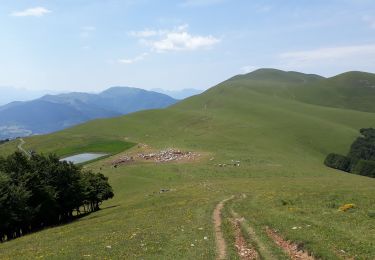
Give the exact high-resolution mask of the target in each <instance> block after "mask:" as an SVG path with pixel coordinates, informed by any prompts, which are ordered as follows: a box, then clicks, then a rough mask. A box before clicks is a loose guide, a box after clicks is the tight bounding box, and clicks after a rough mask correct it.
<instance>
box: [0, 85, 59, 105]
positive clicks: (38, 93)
mask: <svg viewBox="0 0 375 260" xmlns="http://www.w3.org/2000/svg"><path fill="white" fill-rule="evenodd" d="M0 93H1V94H0V106H2V105H5V104H8V103H10V102H13V101H28V100H33V99H36V98H40V97H42V96H44V95H46V94H59V92H56V91H52V90H30V89H24V88H15V87H7V86H0ZM4 93H6V94H4ZM60 93H61V92H60Z"/></svg>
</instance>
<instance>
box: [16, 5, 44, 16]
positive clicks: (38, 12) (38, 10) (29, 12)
mask: <svg viewBox="0 0 375 260" xmlns="http://www.w3.org/2000/svg"><path fill="white" fill-rule="evenodd" d="M48 13H51V11H50V10H48V9H47V8H45V7H41V6H39V7H33V8H29V9H26V10H23V11H15V12H13V13H11V14H10V15H11V16H18V17H24V16H35V17H40V16H43V15H45V14H48Z"/></svg>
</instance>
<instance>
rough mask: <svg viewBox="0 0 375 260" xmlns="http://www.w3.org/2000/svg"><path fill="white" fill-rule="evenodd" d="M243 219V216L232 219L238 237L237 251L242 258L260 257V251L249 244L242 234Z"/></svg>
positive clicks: (245, 259) (251, 259) (249, 259)
mask: <svg viewBox="0 0 375 260" xmlns="http://www.w3.org/2000/svg"><path fill="white" fill-rule="evenodd" d="M243 220H244V219H243V218H235V219H232V224H233V227H234V231H235V237H236V241H235V247H236V249H237V253H238V255H239V257H240V259H242V260H254V259H260V257H259V254H258V252H257V251H256V250H255V249H254V248H252V247H250V246H248V245H247V243H246V240H245V238H244V237H243V235H242V232H241V222H242V221H243Z"/></svg>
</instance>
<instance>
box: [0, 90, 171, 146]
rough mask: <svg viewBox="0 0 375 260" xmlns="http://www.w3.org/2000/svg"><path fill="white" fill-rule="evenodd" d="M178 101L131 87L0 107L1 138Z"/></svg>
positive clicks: (53, 96) (71, 124)
mask: <svg viewBox="0 0 375 260" xmlns="http://www.w3.org/2000/svg"><path fill="white" fill-rule="evenodd" d="M175 102H176V100H175V99H173V98H171V97H169V96H167V95H164V94H161V93H157V92H152V91H146V90H142V89H137V88H129V87H113V88H110V89H107V90H105V91H103V92H101V93H99V94H90V93H82V92H72V93H66V94H59V95H45V96H43V97H41V98H39V99H36V100H32V101H25V102H19V101H17V102H12V103H9V104H7V105H4V106H2V107H0V139H3V138H9V137H16V136H20V135H21V136H22V135H27V134H30V133H33V134H41V133H49V132H53V131H57V130H61V129H64V128H66V127H69V126H73V125H76V124H79V123H83V122H86V121H88V120H92V119H96V118H107V117H113V116H119V115H123V114H127V113H131V112H135V111H139V110H144V109H155V108H164V107H167V106H169V105H172V104H174V103H175Z"/></svg>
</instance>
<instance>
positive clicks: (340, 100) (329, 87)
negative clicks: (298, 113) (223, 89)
mask: <svg viewBox="0 0 375 260" xmlns="http://www.w3.org/2000/svg"><path fill="white" fill-rule="evenodd" d="M225 83H226V84H229V85H230V86H232V87H245V86H246V87H248V88H252V89H254V90H255V91H258V92H260V93H263V94H267V95H273V96H278V97H282V98H288V99H293V100H297V101H301V102H304V103H309V104H315V105H322V106H328V107H336V108H346V109H353V110H359V111H364V112H375V103H374V102H373V101H374V99H375V74H371V73H365V72H357V71H353V72H346V73H343V74H340V75H337V76H335V77H331V78H323V77H321V76H318V75H313V74H303V73H299V72H285V71H280V70H275V69H259V70H257V71H254V72H251V73H249V74H246V75H239V76H235V77H233V78H232V79H230V80H228V81H227V82H225Z"/></svg>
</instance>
